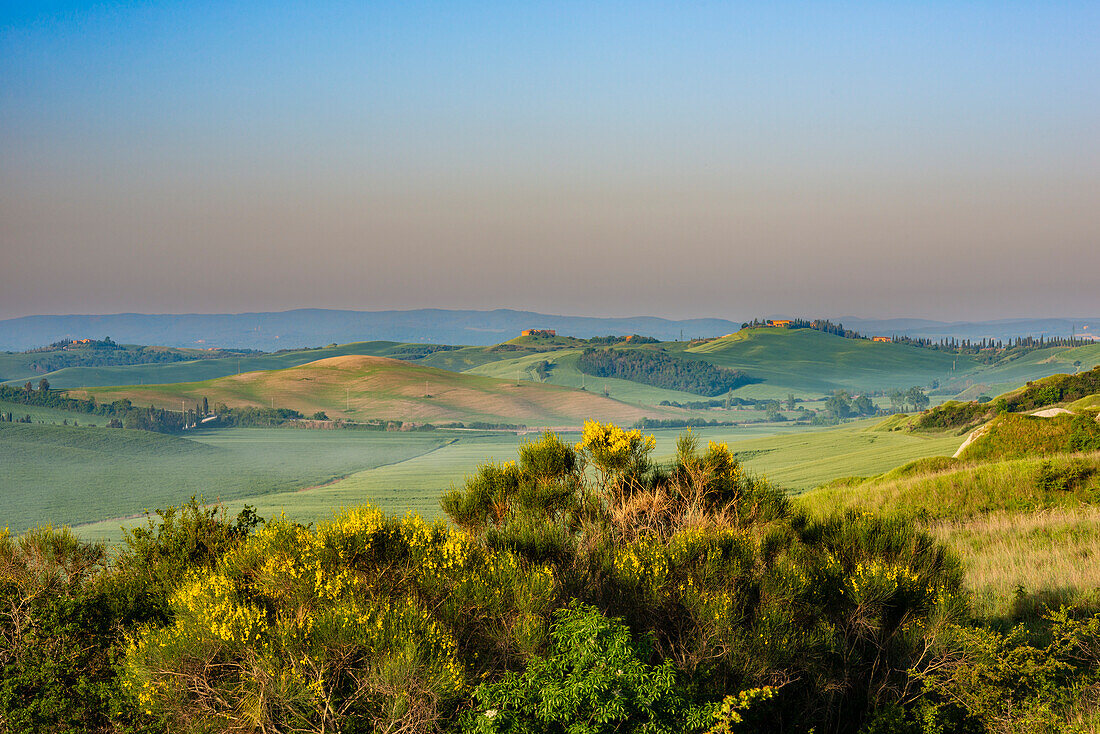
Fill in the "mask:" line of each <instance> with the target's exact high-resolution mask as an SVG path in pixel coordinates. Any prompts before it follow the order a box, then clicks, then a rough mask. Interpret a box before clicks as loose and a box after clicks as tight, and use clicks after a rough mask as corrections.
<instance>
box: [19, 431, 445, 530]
mask: <svg viewBox="0 0 1100 734" xmlns="http://www.w3.org/2000/svg"><path fill="white" fill-rule="evenodd" d="M450 440H453V438H452V437H447V436H443V435H436V434H432V433H384V432H369V431H305V430H292V429H222V430H212V431H209V432H205V433H203V434H201V435H193V436H192V437H191V438H181V437H177V436H166V435H162V434H156V433H150V432H147V431H134V430H126V429H108V428H85V427H83V426H82V427H80V428H73V427H66V426H58V425H38V424H30V425H27V424H19V423H16V424H10V423H3V424H0V466H2V467H3V478H2V496H3V502H2V506H3V510H2V513H0V527H3V526H7V527H9V528H10V529H11V530H12V531H13V532H16V533H18V532H22V531H24V530H26V529H27V528H29V527H31V526H33V525H36V524H39V523H52V524H54V525H62V524H78V523H85V522H91V521H96V520H102V519H104V518H111V517H122V516H127V515H132V514H136V513H141V512H143V511H144V510H147V509H148V510H153V509H156V508H158V507H165V506H167V505H177V504H181V503H183V502H185V501H186V500H187V498H188V497H190V496H191V495H202V496H203V497H205V498H206V499H207V500H208V501H216V500H223V501H225V500H233V499H238V498H244V497H256V496H260V495H264V494H267V493H271V492H281V491H288V490H291V491H293V490H298V489H301V488H303V487H309V486H313V485H317V484H323V483H325V482H329V481H332V480H334V479H339V478H342V477H344V476H347V475H349V474H352V473H354V472H357V471H361V470H363V469H366V468H370V467H375V466H380V465H382V464H387V463H392V462H396V461H402V460H405V459H408V458H410V457H413V456H417V455H419V454H423V453H426V452H429V451H432V450H434V449H436V448H438V447H440V446H442V445H444V444H446V443H447V442H448V441H450ZM116 526H117V523H116ZM116 537H117V534H116Z"/></svg>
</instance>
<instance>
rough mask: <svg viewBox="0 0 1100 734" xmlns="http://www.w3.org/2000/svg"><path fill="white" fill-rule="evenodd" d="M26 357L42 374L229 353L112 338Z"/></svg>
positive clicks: (65, 345)
mask: <svg viewBox="0 0 1100 734" xmlns="http://www.w3.org/2000/svg"><path fill="white" fill-rule="evenodd" d="M23 353H24V354H35V355H38V354H40V355H42V356H40V357H36V358H35V359H34V361H33V362H31V363H30V364H29V365H28V367H29V368H30V369H31V370H33V371H34V372H37V373H39V374H42V373H45V372H53V371H55V370H60V369H64V368H66V367H118V366H126V365H135V364H166V363H170V362H185V361H191V360H195V359H219V358H223V357H226V356H228V355H229V354H238V352H227V351H225V350H221V349H217V350H195V349H188V350H183V349H173V348H166V347H145V346H135V345H126V344H117V343H116V342H113V341H111V337H106V338H105V339H101V340H96V339H92V340H89V341H77V342H76V343H74V342H73V341H71V340H68V339H66V340H63V341H59V342H54V343H53V344H49V345H47V346H44V347H38V348H36V349H28V350H27V351H26V352H23Z"/></svg>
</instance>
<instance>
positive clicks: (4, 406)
mask: <svg viewBox="0 0 1100 734" xmlns="http://www.w3.org/2000/svg"><path fill="white" fill-rule="evenodd" d="M0 412H4V413H11V414H12V416H13V417H14V418H16V419H18V418H22V417H23V416H26V415H29V416H30V417H31V420H32V421H34V422H35V423H62V422H64V421H68V422H69V423H72V422H73V421H77V422H79V423H80V425H82V426H84V425H92V424H98V425H103V424H105V423H106V422H107V421H108V420H109V419H107V418H104V417H103V416H101V415H88V414H87V413H70V412H69V411H67V410H57V409H56V408H45V407H41V406H38V405H23V404H22V403H9V402H8V401H6V400H0Z"/></svg>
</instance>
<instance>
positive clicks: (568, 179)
mask: <svg viewBox="0 0 1100 734" xmlns="http://www.w3.org/2000/svg"><path fill="white" fill-rule="evenodd" d="M1098 37H1100V4H1096V3H1058V4H1053V3H1028V4H1025V3H998V4H994V3H977V2H974V3H958V2H951V3H948V2H942V3H864V4H855V3H773V4H763V3H753V4H749V3H695V4H690V5H688V4H682V3H560V2H559V3H457V2H454V3H324V2H314V3H274V2H269V3H196V2H191V3H183V2H180V3H168V2H147V3H97V4H88V3H30V4H18V5H15V4H9V5H5V6H4V9H3V10H2V11H0V222H3V224H0V248H2V250H3V254H4V257H5V260H6V261H7V263H8V267H5V268H4V269H3V271H2V272H0V318H4V317H12V316H19V315H24V314H30V313H59V312H114V311H147V312H165V311H240V310H267V309H279V308H292V307H297V306H332V307H343V308H363V309H373V308H379V309H381V308H415V307H420V306H438V307H464V308H493V307H497V306H511V307H517V308H533V309H537V310H543V311H552V312H559V313H590V314H594V315H595V314H606V315H627V314H638V313H651V314H655V315H668V316H702V315H715V316H726V317H731V318H742V317H745V316H749V315H753V314H758V313H775V312H791V313H802V314H807V315H813V314H839V313H856V314H860V315H870V314H872V313H874V314H884V315H886V314H889V315H914V316H931V317H941V318H993V317H998V316H1025V315H1031V316H1040V315H1082V316H1095V315H1097V314H1096V313H1094V312H1097V311H1098V308H1097V307H1098V306H1100V299H1098V298H1097V297H1096V296H1095V292H1096V289H1095V283H1094V280H1095V274H1096V273H1097V272H1100V254H1098V253H1100V242H1098V239H1100V214H1098V212H1100V186H1098V184H1100V145H1098V144H1097V143H1098V137H1100V93H1098V92H1097V90H1098V89H1100V78H1098V77H1100V73H1098V71H1097V70H1098V69H1100V44H1097V43H1096V38H1098Z"/></svg>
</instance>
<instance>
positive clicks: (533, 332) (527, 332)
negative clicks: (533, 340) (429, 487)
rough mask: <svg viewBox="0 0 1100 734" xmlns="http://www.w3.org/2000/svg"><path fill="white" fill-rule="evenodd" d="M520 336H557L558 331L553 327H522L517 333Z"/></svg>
mask: <svg viewBox="0 0 1100 734" xmlns="http://www.w3.org/2000/svg"><path fill="white" fill-rule="evenodd" d="M519 335H520V336H557V335H558V332H557V331H555V330H554V329H524V330H523V331H521V332H520V333H519Z"/></svg>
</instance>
